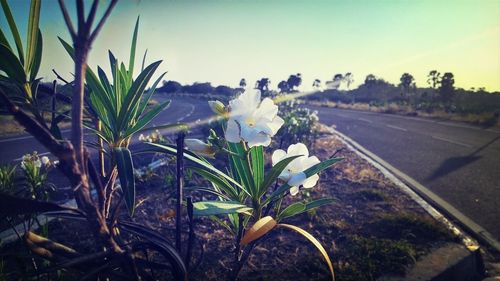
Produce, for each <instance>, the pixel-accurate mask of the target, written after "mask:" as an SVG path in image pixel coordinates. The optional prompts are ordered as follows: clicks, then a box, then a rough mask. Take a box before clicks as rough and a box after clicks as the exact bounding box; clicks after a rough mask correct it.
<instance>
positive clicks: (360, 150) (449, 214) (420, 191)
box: [328, 127, 500, 252]
mask: <svg viewBox="0 0 500 281" xmlns="http://www.w3.org/2000/svg"><path fill="white" fill-rule="evenodd" d="M328 128H329V130H330V131H331V133H333V134H335V135H336V136H337V137H338V138H339V139H340V140H341V141H342V142H343V143H345V144H346V146H347V147H348V148H349V149H351V150H352V151H354V152H355V153H356V154H357V155H359V156H360V157H362V158H363V159H365V160H366V161H368V162H369V163H370V164H372V165H373V166H374V167H376V168H377V169H378V170H379V171H380V172H381V173H382V174H384V176H386V177H387V178H388V179H390V180H391V181H392V182H394V184H396V185H397V186H398V187H399V188H400V189H401V190H403V191H404V192H405V193H406V194H408V195H409V196H410V197H411V198H412V199H413V200H414V201H416V202H417V203H418V204H419V205H420V206H421V207H422V208H423V209H424V210H426V211H427V212H428V213H429V214H430V215H431V216H432V217H433V218H435V219H436V220H438V221H441V222H442V223H444V224H445V225H446V226H447V227H448V228H449V229H450V230H451V231H452V232H453V233H455V234H456V235H458V236H459V237H460V238H461V239H462V241H463V243H464V245H465V246H467V247H472V248H476V247H478V246H479V243H478V242H477V241H476V240H479V241H480V242H482V243H484V244H487V246H489V247H490V248H492V250H495V251H497V252H498V251H500V242H498V241H496V239H494V238H493V236H492V235H491V234H490V233H489V232H488V231H486V230H485V229H484V228H482V227H481V226H480V225H478V224H476V223H475V222H473V221H472V220H471V219H470V218H469V217H467V216H466V215H464V214H463V213H461V212H460V211H458V210H457V209H456V208H454V207H453V206H452V205H450V204H449V203H448V202H446V201H445V200H443V199H442V198H440V197H439V196H438V195H436V194H435V193H434V192H432V191H431V190H429V189H428V188H426V187H425V186H423V185H422V184H420V183H419V182H417V181H416V180H414V179H413V178H411V177H410V176H408V175H406V174H405V173H403V172H402V171H400V170H399V169H397V168H395V167H394V166H392V165H391V164H389V163H387V162H386V161H384V160H383V159H381V158H380V157H378V156H377V155H375V154H374V153H372V152H371V151H369V150H368V149H366V148H364V147H363V146H362V145H360V144H359V143H357V142H356V141H354V140H353V139H351V138H349V137H348V136H346V135H344V134H343V133H341V132H339V131H337V130H335V129H333V128H331V127H328ZM443 213H444V214H443ZM448 218H450V219H448ZM462 229H464V230H466V232H467V233H466V232H464V231H462Z"/></svg>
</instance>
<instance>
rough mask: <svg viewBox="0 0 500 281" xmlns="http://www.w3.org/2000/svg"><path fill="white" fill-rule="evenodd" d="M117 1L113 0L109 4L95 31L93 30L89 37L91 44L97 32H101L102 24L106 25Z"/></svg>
mask: <svg viewBox="0 0 500 281" xmlns="http://www.w3.org/2000/svg"><path fill="white" fill-rule="evenodd" d="M117 2H118V0H111V3H110V4H109V6H108V8H107V9H106V12H105V13H104V15H103V16H102V18H101V20H100V21H99V23H98V24H97V26H96V28H95V29H94V31H92V34H91V35H90V38H89V44H92V42H93V41H94V39H95V38H96V36H97V34H99V31H100V30H101V28H102V26H103V25H104V22H105V21H106V19H107V18H108V16H109V14H111V10H113V7H114V6H115V5H116V3H117Z"/></svg>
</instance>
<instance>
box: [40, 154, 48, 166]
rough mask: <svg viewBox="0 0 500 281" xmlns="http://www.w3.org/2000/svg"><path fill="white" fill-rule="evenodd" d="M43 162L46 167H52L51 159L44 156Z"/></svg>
mask: <svg viewBox="0 0 500 281" xmlns="http://www.w3.org/2000/svg"><path fill="white" fill-rule="evenodd" d="M41 160H42V164H43V165H44V166H49V165H50V160H49V157H47V156H43V157H42V159H41Z"/></svg>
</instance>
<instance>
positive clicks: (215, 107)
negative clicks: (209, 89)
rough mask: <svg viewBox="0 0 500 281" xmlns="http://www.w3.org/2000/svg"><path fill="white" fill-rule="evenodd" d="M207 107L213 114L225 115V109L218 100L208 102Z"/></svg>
mask: <svg viewBox="0 0 500 281" xmlns="http://www.w3.org/2000/svg"><path fill="white" fill-rule="evenodd" d="M208 105H209V106H210V108H211V109H212V111H213V112H214V113H215V114H218V115H222V116H224V115H225V114H226V113H227V111H226V107H225V106H224V104H223V103H222V102H220V101H218V100H216V101H208Z"/></svg>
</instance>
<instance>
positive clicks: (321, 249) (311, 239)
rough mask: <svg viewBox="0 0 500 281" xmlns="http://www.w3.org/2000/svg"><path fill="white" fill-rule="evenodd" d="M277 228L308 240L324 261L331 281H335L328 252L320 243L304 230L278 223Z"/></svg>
mask: <svg viewBox="0 0 500 281" xmlns="http://www.w3.org/2000/svg"><path fill="white" fill-rule="evenodd" d="M277 226H278V227H283V228H286V229H289V230H293V231H295V232H297V233H298V234H300V235H302V236H304V237H305V238H306V239H307V240H309V242H311V243H312V244H313V245H314V246H315V247H316V249H318V251H319V252H320V253H321V255H322V256H323V258H324V259H325V261H326V263H327V265H328V269H329V270H330V274H331V276H332V280H333V281H335V273H334V271H333V264H332V261H331V260H330V257H329V256H328V252H327V251H326V250H325V248H323V246H322V245H321V243H320V242H319V241H318V240H317V239H316V238H314V236H312V235H311V234H310V233H309V232H307V231H305V230H304V229H302V228H300V227H297V226H295V225H291V224H283V223H280V224H278V225H277Z"/></svg>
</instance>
